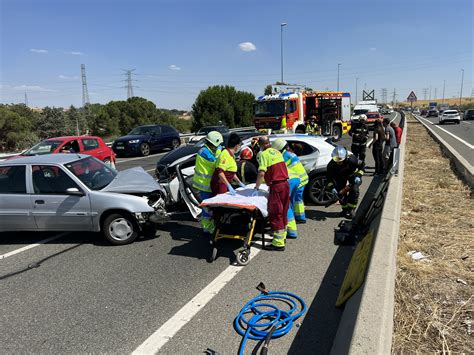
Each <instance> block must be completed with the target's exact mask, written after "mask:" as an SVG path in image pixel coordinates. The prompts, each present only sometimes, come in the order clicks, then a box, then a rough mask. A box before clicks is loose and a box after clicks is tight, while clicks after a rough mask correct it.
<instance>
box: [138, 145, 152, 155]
mask: <svg viewBox="0 0 474 355" xmlns="http://www.w3.org/2000/svg"><path fill="white" fill-rule="evenodd" d="M140 153H141V154H142V156H143V157H146V156H148V155H149V154H150V145H149V144H148V143H142V144H140Z"/></svg>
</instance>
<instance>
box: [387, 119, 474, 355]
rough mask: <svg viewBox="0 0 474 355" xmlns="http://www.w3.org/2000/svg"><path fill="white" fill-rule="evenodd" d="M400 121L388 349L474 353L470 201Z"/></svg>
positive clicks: (417, 128)
mask: <svg viewBox="0 0 474 355" xmlns="http://www.w3.org/2000/svg"><path fill="white" fill-rule="evenodd" d="M407 117H408V116H407ZM408 125H409V126H408V137H407V146H406V155H405V173H404V184H403V206H402V216H401V220H400V241H399V249H398V257H397V264H398V265H397V266H398V270H397V278H396V285H395V287H396V288H395V319H394V322H395V323H394V339H393V345H392V351H393V353H397V354H398V353H420V352H421V353H433V352H443V353H449V352H455V353H474V324H472V322H474V319H473V318H474V317H473V315H474V313H473V311H474V307H473V303H474V296H473V294H474V286H473V285H474V264H473V259H474V254H473V252H474V200H473V198H472V195H470V190H469V188H468V187H467V186H465V185H464V184H463V183H462V182H461V181H460V180H458V179H457V177H456V176H455V175H454V173H453V172H452V170H451V169H450V165H449V160H448V159H446V158H445V157H443V156H442V155H441V150H440V148H439V146H438V144H437V143H436V142H435V141H434V140H433V139H432V138H431V137H430V136H429V135H428V133H427V131H426V129H425V128H424V127H423V126H422V125H421V124H419V123H418V122H417V121H415V120H413V119H410V118H409V120H408ZM411 250H416V251H421V252H422V253H423V254H424V255H427V256H428V258H426V259H423V260H420V261H415V260H412V258H411V257H410V256H408V255H407V253H408V252H409V251H411ZM471 324H472V325H471Z"/></svg>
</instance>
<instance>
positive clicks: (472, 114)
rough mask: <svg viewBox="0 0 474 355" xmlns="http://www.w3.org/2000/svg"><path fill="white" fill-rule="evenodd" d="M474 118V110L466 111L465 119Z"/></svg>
mask: <svg viewBox="0 0 474 355" xmlns="http://www.w3.org/2000/svg"><path fill="white" fill-rule="evenodd" d="M472 119H474V110H466V111H464V116H463V120H472Z"/></svg>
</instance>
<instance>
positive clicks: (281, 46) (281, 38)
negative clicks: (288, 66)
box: [280, 22, 287, 84]
mask: <svg viewBox="0 0 474 355" xmlns="http://www.w3.org/2000/svg"><path fill="white" fill-rule="evenodd" d="M286 25H287V23H286V22H283V23H280V49H281V83H282V84H284V83H285V82H284V81H283V27H285V26H286Z"/></svg>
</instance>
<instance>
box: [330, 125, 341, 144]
mask: <svg viewBox="0 0 474 355" xmlns="http://www.w3.org/2000/svg"><path fill="white" fill-rule="evenodd" d="M332 136H333V137H334V141H338V140H339V139H341V136H342V131H341V127H339V126H334V127H333V128H332Z"/></svg>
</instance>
